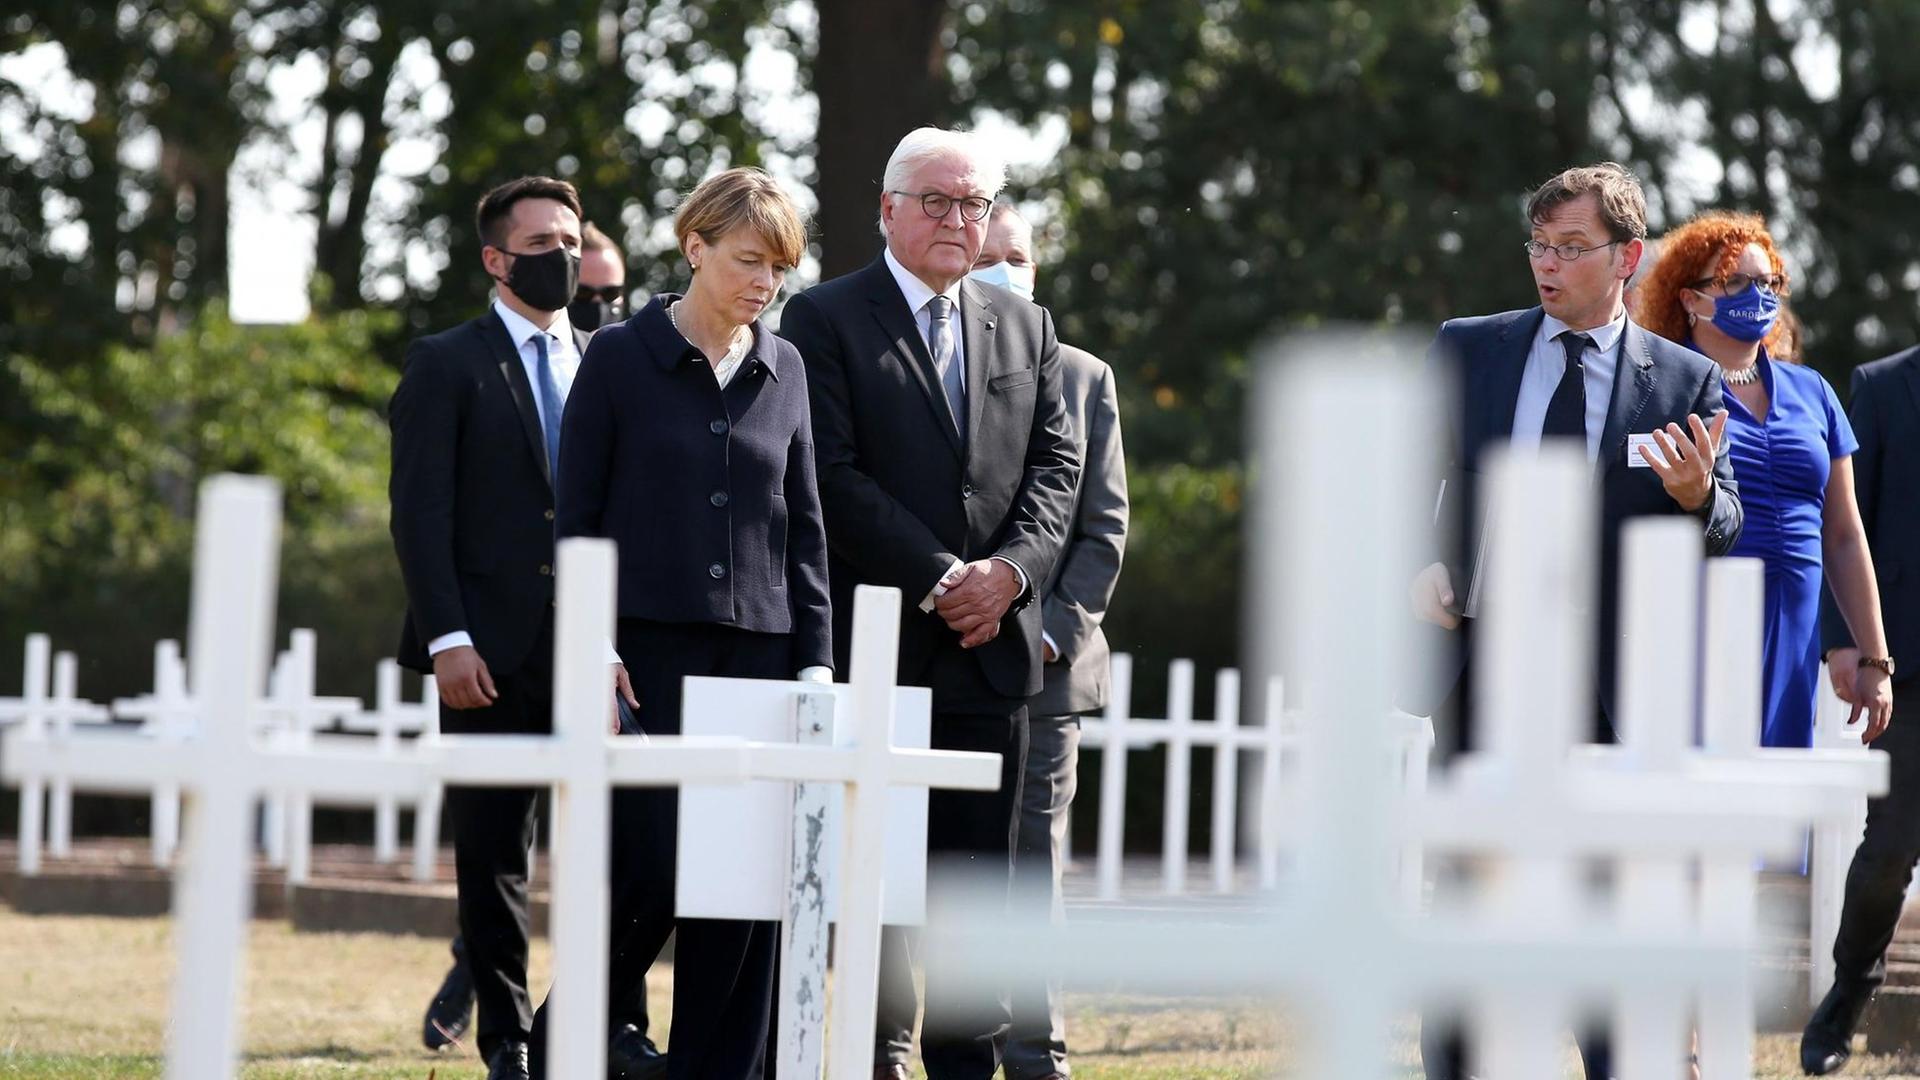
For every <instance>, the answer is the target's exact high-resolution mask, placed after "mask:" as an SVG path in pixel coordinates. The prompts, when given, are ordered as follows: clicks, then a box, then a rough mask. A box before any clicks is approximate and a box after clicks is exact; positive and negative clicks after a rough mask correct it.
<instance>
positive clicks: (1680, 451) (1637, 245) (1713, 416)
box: [1407, 162, 1741, 1080]
mask: <svg viewBox="0 0 1920 1080" xmlns="http://www.w3.org/2000/svg"><path fill="white" fill-rule="evenodd" d="M1527 218H1528V220H1529V222H1530V223H1531V225H1532V236H1531V238H1530V239H1528V240H1527V242H1526V245H1525V250H1526V254H1527V261H1528V264H1529V266H1530V268H1531V270H1532V273H1533V284H1534V290H1535V294H1536V296H1537V297H1538V298H1539V303H1538V304H1537V305H1536V306H1534V307H1531V308H1527V309H1524V310H1519V311H1508V312H1503V313H1501V314H1499V315H1487V316H1481V317H1477V318H1465V319H1453V320H1449V321H1448V322H1447V323H1446V324H1445V325H1444V326H1442V327H1441V328H1440V334H1439V337H1438V338H1437V339H1436V340H1435V342H1434V348H1433V357H1434V362H1435V363H1437V364H1439V365H1440V366H1441V369H1442V370H1443V371H1445V372H1446V373H1447V375H1448V376H1449V378H1450V379H1451V380H1452V381H1453V385H1454V389H1455V390H1456V392H1457V395H1458V402H1459V405H1460V411H1459V413H1458V414H1457V415H1456V416H1455V418H1454V424H1453V431H1452V436H1453V445H1452V448H1451V449H1452V455H1451V456H1452V460H1451V462H1450V463H1449V469H1448V473H1447V476H1448V482H1447V488H1446V490H1445V492H1444V494H1443V502H1444V505H1445V507H1447V508H1449V509H1450V516H1451V517H1452V518H1454V519H1455V521H1454V524H1457V525H1458V529H1457V531H1453V532H1443V533H1441V537H1442V539H1441V542H1440V544H1439V545H1438V546H1439V550H1438V551H1437V552H1436V558H1435V560H1434V561H1433V562H1432V563H1431V564H1430V565H1428V566H1427V567H1426V568H1425V569H1424V570H1421V571H1420V572H1419V574H1418V575H1417V576H1416V577H1415V579H1414V582H1413V587H1412V601H1413V608H1414V614H1415V615H1416V616H1418V617H1419V618H1420V619H1421V620H1423V621H1425V622H1428V623H1431V624H1433V625H1435V626H1438V627H1442V628H1444V629H1445V630H1447V631H1450V633H1449V634H1448V638H1449V642H1448V648H1447V649H1446V650H1445V651H1446V652H1447V653H1448V654H1449V663H1448V664H1447V665H1446V667H1445V668H1444V673H1445V677H1444V678H1443V679H1442V680H1441V682H1440V685H1438V686H1436V687H1429V688H1427V690H1428V693H1427V695H1425V696H1426V697H1427V700H1426V701H1424V702H1412V701H1410V702H1407V704H1408V705H1409V707H1410V708H1412V707H1413V706H1414V705H1416V704H1418V705H1423V706H1425V707H1426V709H1425V711H1430V712H1434V713H1435V714H1436V716H1439V717H1445V718H1447V719H1449V720H1451V721H1452V732H1453V735H1454V738H1453V739H1452V740H1451V745H1450V746H1447V747H1446V749H1449V750H1453V751H1456V752H1457V751H1459V750H1464V749H1470V748H1472V746H1473V731H1472V715H1473V708H1472V693H1471V688H1470V680H1469V678H1468V669H1469V664H1468V660H1467V657H1468V653H1469V652H1470V650H1471V648H1472V640H1473V633H1472V624H1473V620H1472V618H1471V616H1472V615H1473V606H1472V605H1471V604H1469V603H1467V600H1468V599H1469V597H1470V595H1471V590H1472V573H1473V571H1474V569H1475V562H1476V561H1477V560H1476V558H1475V556H1474V554H1473V552H1474V550H1475V548H1476V547H1477V545H1476V544H1474V543H1472V542H1471V537H1473V535H1474V534H1475V532H1476V530H1475V527H1474V525H1475V523H1474V520H1473V519H1474V518H1475V517H1476V516H1477V512H1478V511H1477V508H1478V507H1479V493H1478V491H1477V490H1476V487H1477V482H1478V477H1479V474H1480V471H1481V467H1482V465H1481V463H1482V455H1483V454H1485V452H1486V451H1487V450H1488V449H1489V448H1491V447H1497V446H1503V445H1507V446H1515V447H1523V448H1524V447H1533V446H1538V445H1539V444H1540V443H1541V442H1542V441H1543V440H1545V439H1565V440H1567V441H1569V442H1575V441H1576V440H1577V445H1581V446H1583V447H1584V449H1585V451H1586V455H1587V460H1588V461H1589V462H1590V463H1592V465H1593V481H1592V482H1593V484H1594V487H1595V489H1596V494H1597V495H1598V497H1599V499H1600V507H1601V510H1600V530H1601V535H1600V562H1599V566H1598V572H1599V580H1598V585H1599V594H1598V595H1599V623H1598V627H1597V630H1598V641H1599V648H1598V650H1597V652H1598V655H1597V656H1596V658H1595V660H1596V670H1597V675H1598V677H1597V681H1596V684H1595V689H1596V691H1597V694H1596V699H1595V702H1594V738H1595V740H1596V741H1601V742H1610V741H1612V722H1611V716H1612V711H1613V696H1614V695H1613V690H1614V686H1613V681H1614V668H1615V662H1616V654H1617V645H1618V612H1619V599H1618V596H1617V595H1616V593H1617V591H1618V590H1617V582H1618V580H1619V561H1620V527H1621V526H1622V525H1623V524H1624V523H1625V522H1626V520H1627V519H1628V518H1632V517H1640V516H1644V515H1649V514H1686V515H1690V516H1692V517H1693V518H1695V519H1697V520H1698V521H1699V523H1700V527H1701V529H1702V531H1703V532H1704V534H1705V536H1706V547H1707V552H1708V554H1710V555H1722V554H1725V553H1726V552H1727V551H1728V550H1729V549H1730V548H1731V547H1732V546H1733V542H1734V539H1735V538H1736V537H1737V536H1739V534H1740V525H1741V511H1740V497H1739V490H1738V488H1737V487H1736V486H1735V484H1734V481H1733V470H1732V467H1731V465H1730V464H1729V462H1728V460H1727V458H1726V457H1725V456H1724V455H1718V456H1717V455H1716V451H1715V448H1716V447H1717V446H1718V444H1719V441H1720V431H1721V428H1722V427H1723V426H1724V425H1725V423H1726V413H1725V412H1724V411H1723V410H1722V408H1721V384H1720V374H1719V371H1718V369H1717V368H1716V367H1715V365H1714V363H1713V362H1712V361H1711V360H1709V359H1707V358H1706V357H1704V356H1701V355H1699V354H1697V353H1694V352H1692V351H1690V350H1688V349H1686V348H1683V347H1681V346H1679V345H1675V344H1673V343H1672V342H1669V341H1667V340H1665V339H1664V338H1660V337H1658V336H1656V335H1654V334H1651V333H1648V332H1647V331H1646V330H1644V329H1642V328H1641V327H1640V326H1638V325H1636V324H1635V323H1634V322H1633V321H1632V320H1631V319H1629V318H1628V317H1627V309H1626V305H1625V303H1624V302H1623V293H1624V290H1625V286H1626V282H1627V279H1628V278H1630V277H1632V276H1633V272H1634V270H1635V268H1636V267H1638V266H1639V264H1640V259H1641V256H1642V255H1643V254H1644V253H1645V250H1646V235H1647V208H1646V197H1645V195H1644V193H1643V192H1642V191H1641V189H1640V184H1639V181H1637V180H1635V179H1634V177H1633V175H1632V174H1631V173H1629V172H1628V171H1627V170H1626V169H1625V168H1623V167H1622V166H1620V165H1617V164H1614V163H1613V162H1604V163H1602V164H1599V165H1591V166H1585V167H1582V168H1574V169H1568V170H1566V171H1565V172H1563V173H1561V174H1560V175H1558V176H1556V177H1554V178H1553V179H1551V180H1549V181H1547V182H1546V183H1545V184H1543V185H1541V187H1540V188H1539V190H1537V191H1535V192H1534V193H1533V196H1532V198H1531V199H1530V200H1529V201H1528V204H1527ZM1416 711H1419V710H1416ZM1581 1050H1582V1056H1583V1058H1585V1059H1586V1066H1587V1076H1588V1080H1605V1078H1606V1077H1607V1076H1609V1075H1610V1073H1611V1069H1610V1067H1609V1062H1608V1057H1609V1054H1608V1053H1607V1049H1606V1045H1605V1042H1604V1040H1603V1039H1600V1038H1589V1039H1586V1040H1583V1042H1582V1046H1581ZM1422 1056H1423V1057H1424V1058H1425V1061H1426V1066H1427V1076H1428V1078H1429V1080H1454V1078H1456V1077H1463V1076H1465V1075H1466V1072H1465V1070H1464V1067H1463V1066H1464V1064H1465V1063H1464V1060H1463V1059H1464V1058H1465V1056H1466V1055H1465V1052H1464V1049H1463V1047H1462V1043H1461V1040H1460V1039H1459V1038H1458V1036H1457V1035H1456V1034H1455V1033H1453V1032H1450V1031H1447V1030H1444V1029H1441V1028H1436V1027H1435V1026H1434V1025H1429V1026H1428V1030H1427V1031H1426V1032H1425V1033H1424V1034H1423V1038H1422Z"/></svg>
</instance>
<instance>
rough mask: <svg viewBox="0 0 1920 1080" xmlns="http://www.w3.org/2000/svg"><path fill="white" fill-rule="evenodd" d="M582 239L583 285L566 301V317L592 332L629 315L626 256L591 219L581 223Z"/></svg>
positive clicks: (581, 267)
mask: <svg viewBox="0 0 1920 1080" xmlns="http://www.w3.org/2000/svg"><path fill="white" fill-rule="evenodd" d="M580 243H581V248H580V285H579V287H578V288H576V289H574V291H573V303H571V304H568V305H567V318H568V320H569V321H571V322H572V323H573V328H574V329H575V330H585V331H586V332H587V333H589V334H591V333H593V332H594V331H595V330H598V329H600V328H601V327H603V326H605V325H607V324H608V323H617V322H621V321H624V320H625V319H626V317H627V260H626V258H625V256H623V255H621V254H620V248H619V247H618V246H616V245H615V244H614V242H613V238H612V237H610V236H608V235H607V234H606V233H603V232H601V231H600V230H599V229H598V228H597V227H595V226H594V224H593V222H591V221H589V222H587V223H586V224H585V225H582V226H580Z"/></svg>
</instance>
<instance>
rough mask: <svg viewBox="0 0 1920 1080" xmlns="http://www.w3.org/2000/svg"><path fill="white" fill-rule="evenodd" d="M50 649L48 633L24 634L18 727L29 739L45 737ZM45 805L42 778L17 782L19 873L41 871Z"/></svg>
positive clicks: (31, 873) (45, 793)
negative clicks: (22, 708) (21, 709)
mask: <svg viewBox="0 0 1920 1080" xmlns="http://www.w3.org/2000/svg"><path fill="white" fill-rule="evenodd" d="M52 648H53V646H52V643H51V642H49V641H48V640H47V635H45V634H28V635H27V657H26V659H27V666H26V670H25V672H24V673H23V678H22V679H21V686H20V691H21V692H20V700H21V703H22V704H23V705H24V706H25V711H24V712H23V713H22V716H21V719H22V724H21V728H22V730H24V731H25V732H26V735H27V737H28V738H32V739H44V738H46V736H47V714H46V704H47V656H48V653H49V652H50V651H51V650H52ZM46 805H47V789H46V784H45V782H44V781H42V780H41V779H40V778H39V777H37V776H29V777H27V778H26V779H25V780H22V781H21V782H20V873H21V874H23V875H26V876H28V877H31V876H33V875H34V874H37V873H39V872H40V845H41V841H42V838H43V837H44V836H45V833H46V823H45V821H44V820H43V819H42V817H41V814H42V813H43V812H44V810H45V807H46Z"/></svg>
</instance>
